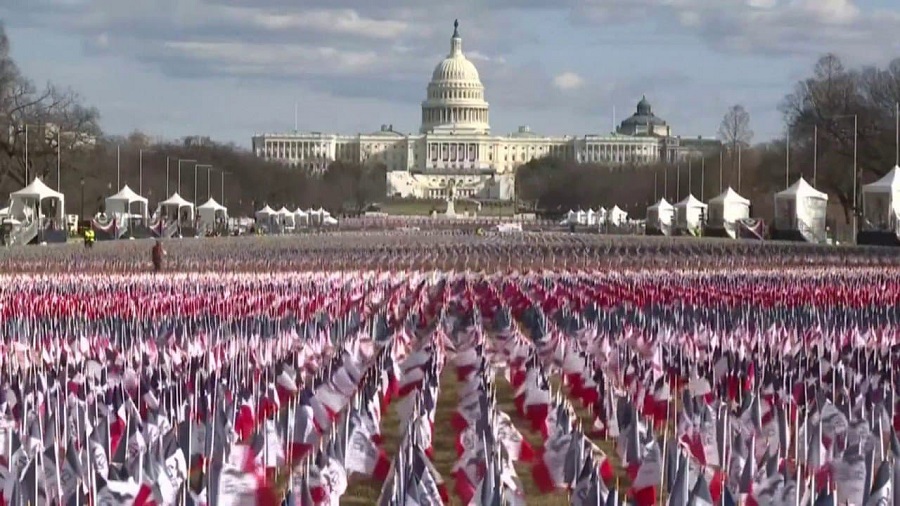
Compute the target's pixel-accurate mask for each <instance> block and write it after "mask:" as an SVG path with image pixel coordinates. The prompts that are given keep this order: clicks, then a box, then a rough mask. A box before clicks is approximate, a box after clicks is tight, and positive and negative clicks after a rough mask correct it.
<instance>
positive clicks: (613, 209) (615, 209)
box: [609, 204, 627, 214]
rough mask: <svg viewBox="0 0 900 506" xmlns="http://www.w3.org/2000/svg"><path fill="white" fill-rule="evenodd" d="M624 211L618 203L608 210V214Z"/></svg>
mask: <svg viewBox="0 0 900 506" xmlns="http://www.w3.org/2000/svg"><path fill="white" fill-rule="evenodd" d="M624 212H625V211H623V210H622V208H620V207H619V205H618V204H616V205H614V206H613V208H612V209H610V210H609V213H610V214H621V213H624ZM626 214H627V213H626Z"/></svg>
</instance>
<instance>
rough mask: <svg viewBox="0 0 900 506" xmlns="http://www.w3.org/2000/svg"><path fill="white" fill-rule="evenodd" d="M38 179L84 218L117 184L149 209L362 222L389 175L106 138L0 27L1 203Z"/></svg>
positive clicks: (373, 168)
mask: <svg viewBox="0 0 900 506" xmlns="http://www.w3.org/2000/svg"><path fill="white" fill-rule="evenodd" d="M167 159H168V163H167ZM179 159H182V160H194V162H183V163H181V164H180V165H181V178H180V179H181V188H180V189H178V188H177V186H178V179H179V175H178V172H179V169H178V165H179V164H178V160H179ZM26 162H27V163H26ZM197 164H199V165H200V167H198V168H196V169H195V165H197ZM167 165H168V185H167V170H166V166H167ZM207 165H211V166H212V167H211V168H207V167H205V166H207ZM141 167H143V169H141ZM195 175H196V176H195ZM34 177H40V178H41V179H42V180H43V181H44V182H45V183H46V184H47V185H48V186H49V187H51V188H53V189H57V188H58V189H60V191H62V192H63V193H64V194H65V195H66V197H67V198H66V203H67V212H69V213H70V214H80V213H81V210H82V209H83V210H84V214H85V215H87V216H90V215H93V214H94V213H96V212H99V211H101V210H102V209H103V205H104V201H105V198H106V197H108V196H110V195H111V194H113V193H116V192H117V191H118V190H119V188H117V186H118V184H117V182H118V183H120V184H121V185H125V184H127V185H129V186H130V187H131V188H132V189H133V190H134V191H139V190H141V191H142V193H143V195H144V196H145V197H148V198H149V200H150V201H151V205H154V204H155V203H156V202H158V201H159V200H163V199H165V198H166V197H167V196H170V195H171V194H172V193H174V192H175V191H179V193H180V194H181V195H182V196H183V197H184V198H186V199H188V200H192V201H194V202H195V203H196V204H201V203H203V202H205V201H206V199H207V198H208V197H209V196H211V197H214V198H215V199H216V200H224V202H222V203H223V204H225V205H227V206H228V207H229V209H230V210H231V211H232V214H233V215H239V214H244V215H252V213H253V211H254V210H257V209H259V208H261V207H262V206H264V205H267V204H268V205H270V206H272V207H274V208H276V209H278V208H280V207H281V206H287V207H289V208H290V209H291V210H293V209H294V208H295V207H297V206H300V207H304V208H309V207H316V208H318V207H323V208H326V209H328V210H330V211H331V212H332V213H338V214H343V213H358V212H360V211H362V210H364V209H365V208H366V207H367V206H368V205H369V204H371V203H372V202H375V201H376V200H378V199H380V198H382V197H383V196H384V195H385V192H386V190H385V168H384V166H383V165H379V164H366V165H362V164H357V163H342V162H336V163H333V164H331V166H329V167H328V169H327V170H326V171H325V172H324V173H323V174H317V175H310V174H307V173H306V172H305V171H303V170H298V169H292V168H289V167H285V166H284V165H281V164H279V163H275V162H269V161H266V160H264V159H261V158H257V157H256V156H254V155H253V154H252V153H250V152H249V151H247V150H245V149H240V148H238V147H237V146H235V145H233V144H217V143H210V144H207V145H201V146H185V145H184V144H183V143H177V142H169V143H159V142H153V141H151V139H150V138H149V137H148V136H146V135H144V134H142V133H140V132H134V133H132V134H130V135H128V136H127V137H124V138H112V137H108V136H104V134H103V131H102V129H101V128H100V114H99V112H98V111H97V109H95V108H93V107H89V106H87V105H85V104H84V103H83V101H82V99H81V98H80V97H79V96H78V95H77V94H76V93H74V92H73V91H71V90H68V89H63V88H59V87H57V86H54V85H47V86H45V87H43V88H41V87H38V86H36V85H35V84H34V82H33V81H31V80H30V79H28V78H27V77H26V76H24V75H22V73H21V72H20V71H19V68H18V66H17V65H16V63H15V61H14V60H13V59H12V57H11V56H10V41H9V38H8V37H7V35H6V33H5V31H4V30H3V27H2V25H0V195H6V194H8V193H10V192H12V191H15V190H18V189H20V188H22V187H23V186H25V185H26V184H27V183H28V182H30V181H31V180H32V179H33V178H34ZM223 177H224V199H223V195H222V193H223V192H222V190H223V184H222V178H223ZM26 178H27V179H26ZM195 180H196V188H197V191H196V194H195V192H194V188H195ZM167 188H168V190H169V191H168V194H167V191H166V190H167ZM207 188H209V192H207Z"/></svg>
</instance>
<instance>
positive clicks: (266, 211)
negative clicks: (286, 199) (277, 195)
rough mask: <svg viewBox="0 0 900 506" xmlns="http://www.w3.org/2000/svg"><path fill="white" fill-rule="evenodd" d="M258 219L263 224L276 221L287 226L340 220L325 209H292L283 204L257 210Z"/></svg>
mask: <svg viewBox="0 0 900 506" xmlns="http://www.w3.org/2000/svg"><path fill="white" fill-rule="evenodd" d="M256 221H257V223H260V224H262V225H270V224H273V223H275V222H278V224H280V225H282V226H285V227H287V228H291V227H295V226H302V225H337V223H338V221H337V220H336V219H335V218H334V217H333V216H332V215H331V213H329V212H328V211H326V210H325V209H322V208H321V207H320V208H318V209H307V210H306V211H304V210H303V209H299V208H298V209H297V210H295V211H290V210H289V209H288V208H286V207H284V206H282V208H281V209H279V210H277V211H276V210H274V209H272V208H271V207H269V206H268V205H267V206H266V207H264V208H262V209H260V210H259V211H257V212H256Z"/></svg>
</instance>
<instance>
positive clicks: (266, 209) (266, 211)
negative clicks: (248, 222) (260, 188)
mask: <svg viewBox="0 0 900 506" xmlns="http://www.w3.org/2000/svg"><path fill="white" fill-rule="evenodd" d="M272 214H275V210H274V209H272V208H271V207H269V205H268V204H266V207H264V208H262V209H260V210H259V211H256V215H257V216H269V215H272Z"/></svg>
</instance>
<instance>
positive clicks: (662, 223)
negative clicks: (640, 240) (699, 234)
mask: <svg viewBox="0 0 900 506" xmlns="http://www.w3.org/2000/svg"><path fill="white" fill-rule="evenodd" d="M674 221H675V208H674V207H673V206H672V204H670V203H669V202H668V201H667V200H666V199H665V198H662V199H659V202H657V203H656V204H653V205H652V206H650V207H648V208H647V227H648V228H653V229H656V230H663V228H664V227H671V226H672V223H673V222H674Z"/></svg>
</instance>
